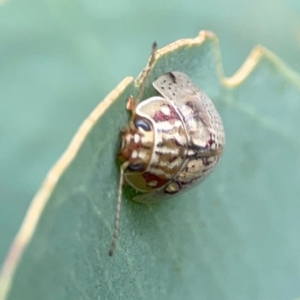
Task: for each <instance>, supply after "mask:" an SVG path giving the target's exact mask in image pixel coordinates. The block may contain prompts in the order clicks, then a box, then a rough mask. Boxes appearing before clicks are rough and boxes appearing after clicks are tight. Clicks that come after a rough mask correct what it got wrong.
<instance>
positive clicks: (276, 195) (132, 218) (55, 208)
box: [0, 32, 300, 300]
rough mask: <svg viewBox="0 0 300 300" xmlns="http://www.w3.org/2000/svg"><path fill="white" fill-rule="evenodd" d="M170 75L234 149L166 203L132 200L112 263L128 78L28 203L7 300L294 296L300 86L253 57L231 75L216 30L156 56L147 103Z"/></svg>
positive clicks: (264, 53) (270, 59)
mask: <svg viewBox="0 0 300 300" xmlns="http://www.w3.org/2000/svg"><path fill="white" fill-rule="evenodd" d="M171 70H178V71H182V72H185V73H187V74H188V75H189V76H190V77H191V78H192V80H193V81H194V82H195V83H196V84H197V85H198V86H199V87H200V88H201V89H202V90H204V91H205V92H206V93H207V94H208V95H209V96H210V97H211V98H212V99H213V101H214V103H215V104H216V106H217V108H218V110H219V112H220V114H221V116H222V118H223V122H224V126H225V130H226V134H227V147H226V151H225V155H224V157H223V159H222V160H221V162H220V165H219V166H218V167H217V170H216V171H215V172H214V174H213V175H211V177H210V178H209V179H207V180H206V181H205V182H204V183H203V184H201V185H199V186H198V187H197V188H195V189H193V190H191V191H189V192H187V193H186V194H183V195H181V196H179V197H176V198H174V199H172V200H170V201H166V202H163V203H161V204H158V205H153V206H145V205H141V204H137V203H134V202H132V201H130V200H126V201H124V203H123V207H122V215H121V226H120V230H121V234H120V239H119V241H118V246H117V251H116V253H115V256H114V257H112V258H111V257H109V256H108V249H109V246H110V242H111V234H112V229H113V228H112V227H113V218H114V212H115V206H116V198H117V185H118V168H117V166H116V153H117V151H118V147H119V135H118V131H119V130H120V129H121V128H122V127H123V126H124V125H126V123H127V120H128V114H127V113H126V112H125V104H126V101H127V99H128V97H129V95H130V94H133V95H135V94H136V93H137V91H138V86H136V85H134V82H133V80H132V78H126V79H125V80H124V81H123V82H122V83H121V84H120V85H119V86H118V87H117V88H116V89H115V90H114V91H113V92H112V93H111V94H110V95H109V96H108V97H107V98H106V99H105V100H104V101H103V102H102V103H101V104H100V105H99V106H98V107H97V108H96V109H95V110H94V111H93V112H92V113H91V115H90V116H89V117H88V119H87V120H86V121H85V122H84V123H83V125H82V126H81V128H80V129H79V131H78V133H77V134H76V136H75V137H74V139H73V141H72V143H71V145H70V146H69V148H68V149H67V151H66V152H65V154H64V155H63V157H62V158H61V159H60V160H59V161H58V163H57V164H56V165H55V166H54V167H53V169H52V170H51V171H50V173H49V175H48V177H47V179H46V180H45V182H44V184H43V186H42V188H41V190H40V191H39V192H38V194H37V196H36V197H35V198H34V200H33V202H32V205H31V207H30V209H29V211H28V213H27V216H26V219H25V221H24V223H23V226H22V228H21V229H20V232H19V234H18V235H17V237H16V239H15V242H14V244H13V246H12V248H11V251H10V253H9V256H8V258H7V260H6V262H5V265H4V268H3V271H2V276H1V280H0V284H1V289H0V290H1V292H2V295H3V297H4V296H6V299H32V300H34V299H100V298H101V299H184V298H186V299H238V298H240V297H241V295H243V299H283V298H284V299H292V298H293V297H294V298H295V297H297V296H299V293H300V288H299V284H298V283H299V279H300V268H299V260H298V254H299V250H300V241H299V238H298V228H299V225H300V224H299V223H300V221H299V220H300V219H299V210H300V204H299V201H298V200H297V195H299V193H300V187H299V184H298V178H299V177H300V165H299V164H300V160H299V151H300V142H299V141H298V128H299V126H300V124H299V123H300V121H299V118H298V112H299V110H300V101H299V96H300V78H299V76H298V75H297V74H295V73H293V72H292V71H291V70H289V69H288V68H287V67H286V66H285V65H284V64H283V63H282V62H281V61H280V60H279V59H278V58H277V57H276V56H275V55H273V54H272V53H270V52H269V51H268V50H266V49H264V48H262V47H257V48H255V49H254V50H253V52H252V54H251V55H250V56H249V57H248V59H247V61H246V62H245V64H244V66H242V67H241V69H240V71H238V72H237V73H236V75H234V76H233V77H232V78H224V77H222V76H223V75H222V73H223V71H222V68H221V65H220V56H219V48H218V42H217V39H216V37H215V36H214V34H212V33H211V32H201V33H200V35H199V37H197V38H195V39H187V40H180V41H178V42H175V43H173V44H171V45H169V46H167V47H165V48H163V49H161V50H159V52H158V55H157V61H156V64H155V66H154V69H153V72H152V73H151V76H150V78H149V80H148V82H147V89H146V93H145V96H149V95H151V94H152V93H153V92H154V91H153V88H151V86H150V84H151V82H152V81H153V79H154V78H156V77H157V76H159V75H160V74H163V73H165V72H168V71H171ZM140 79H141V77H140V78H139V80H138V82H140Z"/></svg>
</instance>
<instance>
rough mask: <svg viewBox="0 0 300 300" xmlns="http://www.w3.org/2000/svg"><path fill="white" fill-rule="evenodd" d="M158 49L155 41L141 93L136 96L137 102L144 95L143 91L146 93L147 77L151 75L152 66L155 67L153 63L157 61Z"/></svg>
mask: <svg viewBox="0 0 300 300" xmlns="http://www.w3.org/2000/svg"><path fill="white" fill-rule="evenodd" d="M156 50H157V43H156V42H154V43H153V44H152V52H151V56H150V59H149V62H148V65H147V67H146V69H145V71H144V72H145V75H144V78H143V81H142V84H141V87H140V90H139V93H138V95H137V97H136V103H139V102H140V101H141V98H142V96H143V93H144V90H145V87H146V81H147V78H148V77H149V74H150V71H151V70H152V67H153V64H154V61H155V52H156Z"/></svg>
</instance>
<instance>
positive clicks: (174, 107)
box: [125, 72, 225, 203]
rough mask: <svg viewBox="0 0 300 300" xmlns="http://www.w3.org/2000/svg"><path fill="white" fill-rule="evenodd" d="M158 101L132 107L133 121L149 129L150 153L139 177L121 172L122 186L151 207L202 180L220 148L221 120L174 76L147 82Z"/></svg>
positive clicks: (203, 97)
mask: <svg viewBox="0 0 300 300" xmlns="http://www.w3.org/2000/svg"><path fill="white" fill-rule="evenodd" d="M153 85H154V87H155V89H156V90H157V91H158V92H159V93H160V94H161V96H155V97H152V98H150V99H147V100H144V101H142V102H141V103H139V104H138V106H137V107H136V110H135V114H136V116H137V118H145V119H148V120H149V121H150V122H151V124H152V127H153V133H154V136H153V145H152V147H153V149H152V152H151V157H150V160H149V163H147V168H146V170H144V171H143V172H139V173H132V172H125V178H126V181H127V182H128V183H130V184H131V185H132V186H133V187H135V188H136V189H137V190H139V191H141V192H146V193H145V194H143V195H139V196H136V197H135V198H134V200H136V201H138V202H143V203H151V202H155V201H157V200H158V199H160V197H159V196H168V195H169V196H170V195H173V194H178V193H180V192H181V191H183V190H185V189H186V188H188V187H191V186H192V185H194V184H196V183H199V182H201V181H202V180H204V179H205V178H206V177H207V176H208V175H209V174H210V173H211V172H212V171H213V169H214V167H215V165H216V164H217V162H218V161H219V158H220V156H221V154H222V151H223V148H224V145H225V135H224V129H223V125H222V121H221V118H220V116H219V114H218V112H217V111H216V109H215V107H214V105H213V103H212V102H211V100H210V99H209V98H208V97H207V96H206V95H205V94H204V93H203V92H202V91H200V90H199V89H198V88H197V87H196V86H195V85H194V84H193V83H192V82H191V81H190V79H189V77H188V76H187V75H185V74H183V73H180V72H170V73H167V74H164V75H162V76H161V77H159V78H158V79H157V80H156V81H155V82H154V83H153Z"/></svg>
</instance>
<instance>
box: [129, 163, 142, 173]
mask: <svg viewBox="0 0 300 300" xmlns="http://www.w3.org/2000/svg"><path fill="white" fill-rule="evenodd" d="M128 169H129V170H130V171H134V172H137V171H143V170H144V169H145V165H144V164H135V165H129V166H128Z"/></svg>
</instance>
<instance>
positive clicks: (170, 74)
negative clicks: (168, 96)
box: [168, 72, 176, 83]
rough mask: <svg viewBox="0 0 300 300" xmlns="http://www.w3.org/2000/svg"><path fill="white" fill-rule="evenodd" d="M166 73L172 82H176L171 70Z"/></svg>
mask: <svg viewBox="0 0 300 300" xmlns="http://www.w3.org/2000/svg"><path fill="white" fill-rule="evenodd" d="M168 75H169V76H170V78H171V79H172V81H173V83H176V76H175V75H174V74H173V73H172V72H169V73H168Z"/></svg>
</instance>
